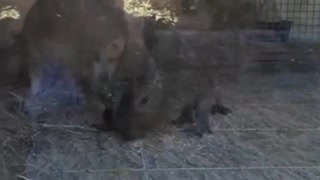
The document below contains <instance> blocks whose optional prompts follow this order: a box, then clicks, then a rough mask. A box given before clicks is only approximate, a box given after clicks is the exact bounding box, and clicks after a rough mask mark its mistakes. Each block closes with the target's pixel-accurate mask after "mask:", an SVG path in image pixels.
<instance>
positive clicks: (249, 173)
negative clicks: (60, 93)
mask: <svg viewBox="0 0 320 180" xmlns="http://www.w3.org/2000/svg"><path fill="white" fill-rule="evenodd" d="M218 37H221V36H218ZM203 38H204V37H203ZM171 40H172V39H170V38H169V39H166V38H162V43H164V44H171V46H170V47H169V46H165V47H166V48H168V50H166V49H163V48H161V50H159V51H158V52H155V54H158V55H159V56H160V55H161V57H162V58H163V59H166V60H167V61H165V62H163V63H159V64H160V66H161V68H162V72H163V75H164V84H165V86H166V87H167V89H166V90H167V94H168V98H169V99H170V103H169V104H168V106H170V108H169V109H170V111H169V112H168V113H167V114H164V115H163V118H167V119H169V120H170V119H173V118H175V117H177V116H178V115H179V111H180V110H181V108H182V106H183V105H184V103H185V102H187V101H189V100H191V99H192V97H193V95H194V92H197V91H199V90H201V89H207V90H208V91H207V92H211V90H212V89H213V84H212V82H211V81H210V78H208V77H212V76H214V77H216V76H217V71H218V70H219V72H228V73H226V74H224V75H221V74H220V76H219V81H218V82H219V84H218V86H219V87H220V89H221V92H222V99H223V103H224V104H225V105H226V106H227V107H229V108H231V110H232V111H233V112H232V114H230V115H227V116H222V115H214V116H211V117H210V125H211V130H212V131H213V134H207V135H205V136H204V137H202V138H196V137H188V136H186V134H185V133H183V132H182V131H181V130H182V129H179V128H176V127H173V126H169V127H166V128H163V129H159V131H157V132H153V133H150V134H149V135H148V137H146V138H144V139H142V140H137V141H134V142H130V143H123V142H122V141H120V140H119V139H118V138H117V137H116V136H115V135H114V134H113V133H99V132H97V131H95V130H94V129H92V128H90V124H92V123H96V122H100V121H101V117H100V115H101V114H100V113H101V111H100V110H99V109H95V108H94V107H95V106H93V105H90V106H89V107H86V109H66V110H65V112H64V113H58V114H57V113H51V114H50V113H49V114H46V115H44V116H42V117H41V118H42V121H40V122H39V124H38V125H39V127H37V128H36V129H35V126H34V124H32V123H31V121H30V120H29V119H28V118H27V117H25V116H24V114H23V112H22V110H21V106H22V104H23V100H24V97H25V95H26V93H27V91H26V89H12V88H2V89H0V102H1V103H0V118H1V122H2V123H1V125H0V140H1V146H0V147H1V156H0V158H1V160H0V162H1V164H0V179H3V180H7V179H23V180H27V179H32V180H42V179H46V180H51V179H52V180H73V179H74V180H79V179H83V180H89V179H95V180H100V179H101V180H102V179H119V180H123V179H145V180H151V179H152V180H158V179H159V180H160V179H161V180H164V179H168V180H171V179H172V180H180V179H181V180H182V179H183V180H184V179H190V180H191V179H192V180H193V179H199V180H200V179H201V180H202V179H210V180H211V179H221V180H256V179H263V180H270V179H272V180H278V179H279V180H303V179H305V180H316V179H320V158H319V156H318V152H320V148H319V146H318V144H319V143H320V136H319V133H318V132H319V130H320V114H319V112H318V109H319V105H320V96H319V87H320V86H319V83H320V81H319V68H320V66H319V64H318V62H316V61H308V59H305V60H303V61H292V62H291V61H289V62H283V61H282V62H280V61H279V62H269V63H254V62H247V63H246V64H245V63H243V66H242V67H241V68H239V69H238V71H236V70H234V69H232V70H231V69H229V66H227V65H228V63H229V64H230V63H231V64H232V63H233V62H234V61H227V60H228V58H226V61H224V63H226V64H227V65H226V64H224V65H225V66H219V69H211V70H210V71H208V74H206V73H202V72H203V69H201V68H199V66H198V64H197V63H194V62H195V61H197V58H198V55H197V52H192V51H191V50H192V49H196V48H197V47H196V46H194V47H193V46H187V47H184V48H185V49H182V50H181V49H177V48H175V46H174V44H175V43H176V42H174V43H172V41H171ZM184 40H185V41H184V42H189V45H190V44H191V45H192V44H193V43H192V41H191V40H190V39H184ZM188 40H189V41H188ZM190 41H191V42H190ZM221 41H223V39H222V40H221ZM215 42H219V41H215ZM227 42H230V41H227ZM161 46H162V47H164V45H161ZM231 46H232V44H231ZM211 47H212V46H211ZM198 48H200V47H198ZM219 48H222V49H223V48H224V49H226V51H221V49H220V50H219V49H218V50H217V51H216V52H224V53H228V52H229V53H230V52H233V51H230V50H229V51H228V43H222V44H220V47H219ZM169 50H170V51H169ZM178 51H179V52H180V51H190V52H189V54H188V53H183V54H187V56H186V57H187V58H188V59H187V60H185V59H183V58H181V57H180V58H177V57H176V54H177V53H176V52H178ZM210 52H211V51H210ZM213 56H214V57H224V55H223V53H222V54H218V55H217V54H216V55H213ZM227 57H228V56H227ZM233 57H234V56H232V55H230V57H229V59H231V60H232V58H233ZM184 58H185V57H184ZM202 58H205V57H204V56H203V57H202ZM177 59H179V60H178V61H177ZM184 60H185V61H184ZM212 60H213V61H214V60H215V59H212ZM158 62H159V60H158ZM198 62H199V63H202V62H200V60H199V58H198ZM212 64H213V65H216V63H212ZM236 64H237V63H236ZM240 64H241V63H240ZM178 65H179V66H178ZM213 97H214V94H210V93H209V94H208V98H207V100H209V101H210V100H212V99H213Z"/></svg>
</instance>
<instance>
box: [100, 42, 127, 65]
mask: <svg viewBox="0 0 320 180" xmlns="http://www.w3.org/2000/svg"><path fill="white" fill-rule="evenodd" d="M125 43H126V40H125V38H118V39H115V40H114V41H112V42H111V43H110V44H108V45H107V47H106V49H105V54H106V55H107V56H108V58H109V59H111V60H113V59H117V58H118V57H119V56H120V55H121V53H122V52H123V51H124V48H125Z"/></svg>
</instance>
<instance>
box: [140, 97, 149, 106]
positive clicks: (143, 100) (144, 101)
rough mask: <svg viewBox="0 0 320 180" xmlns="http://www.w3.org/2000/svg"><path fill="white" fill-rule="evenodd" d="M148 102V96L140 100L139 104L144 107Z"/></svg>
mask: <svg viewBox="0 0 320 180" xmlns="http://www.w3.org/2000/svg"><path fill="white" fill-rule="evenodd" d="M148 102H149V97H148V96H144V97H143V98H142V99H141V100H140V104H142V105H145V104H147V103H148Z"/></svg>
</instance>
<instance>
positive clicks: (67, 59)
mask: <svg viewBox="0 0 320 180" xmlns="http://www.w3.org/2000/svg"><path fill="white" fill-rule="evenodd" d="M109 2H110V1H108V0H68V1H65V0H38V2H36V3H35V4H34V5H33V6H32V8H31V9H30V12H29V14H28V15H27V17H26V21H25V23H24V27H23V30H22V34H23V36H24V37H25V40H26V42H27V44H26V47H27V48H28V50H27V52H28V65H29V66H28V68H29V72H30V78H31V84H32V87H31V89H32V92H36V91H37V88H38V87H37V86H38V84H37V83H38V82H37V81H38V78H39V77H40V76H41V74H40V66H41V65H42V64H43V63H45V62H44V60H48V59H45V58H44V57H47V56H51V57H48V58H51V59H50V60H49V61H56V62H54V63H62V64H63V65H65V66H66V67H67V68H68V69H69V70H70V71H71V72H72V74H74V75H77V76H81V77H83V78H84V79H87V82H88V83H91V85H90V86H92V85H93V84H92V82H94V80H95V78H96V77H95V72H94V71H98V70H96V69H94V63H97V64H99V63H101V61H100V60H101V58H100V57H101V56H105V57H107V58H108V60H105V61H107V62H106V63H115V64H116V63H117V62H119V59H120V58H121V54H122V52H123V51H124V49H125V45H126V39H127V26H126V21H125V18H124V14H123V12H122V10H120V9H118V8H114V7H113V5H112V4H110V3H109ZM98 67H100V68H101V66H98ZM102 68H108V67H105V66H104V67H102ZM108 70H109V69H108ZM108 70H105V69H102V70H101V69H100V70H99V71H100V72H106V71H108ZM108 73H109V72H108ZM110 74H112V72H110Z"/></svg>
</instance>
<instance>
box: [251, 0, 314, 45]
mask: <svg viewBox="0 0 320 180" xmlns="http://www.w3.org/2000/svg"><path fill="white" fill-rule="evenodd" d="M257 5H258V7H260V8H258V12H257V13H258V22H257V24H256V27H257V28H258V29H264V30H266V29H267V30H272V31H275V32H276V33H277V35H278V39H280V40H281V41H301V42H319V41H320V35H319V32H320V1H319V0H259V1H257Z"/></svg>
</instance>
